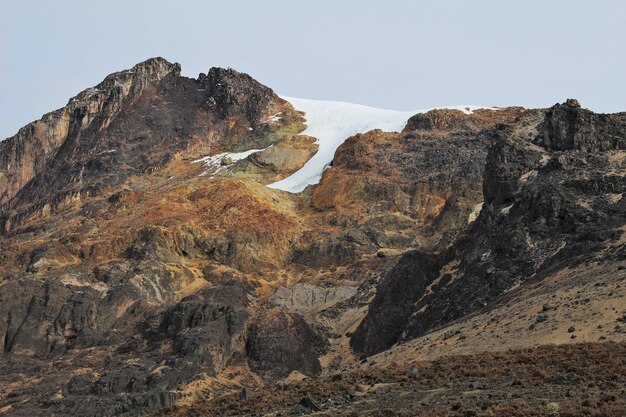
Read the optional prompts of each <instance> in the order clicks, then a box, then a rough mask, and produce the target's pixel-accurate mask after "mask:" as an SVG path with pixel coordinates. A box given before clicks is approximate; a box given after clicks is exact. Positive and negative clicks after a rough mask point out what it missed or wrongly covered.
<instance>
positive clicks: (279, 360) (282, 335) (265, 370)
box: [246, 309, 327, 380]
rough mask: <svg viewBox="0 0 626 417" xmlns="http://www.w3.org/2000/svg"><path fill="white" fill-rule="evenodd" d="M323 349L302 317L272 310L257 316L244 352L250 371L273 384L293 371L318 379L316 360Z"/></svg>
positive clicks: (316, 336) (259, 313)
mask: <svg viewBox="0 0 626 417" xmlns="http://www.w3.org/2000/svg"><path fill="white" fill-rule="evenodd" d="M326 345H327V342H326V340H325V339H324V338H323V337H322V336H320V335H319V334H317V333H316V332H315V330H313V329H312V328H311V326H309V324H308V323H307V322H306V321H305V320H304V318H303V317H302V316H301V315H299V314H290V313H286V312H284V311H280V310H276V309H275V310H268V311H260V312H258V313H257V314H256V316H255V317H254V320H253V321H252V323H251V324H250V327H249V328H248V339H247V343H246V350H247V354H248V358H249V361H250V366H251V367H252V369H253V370H254V371H255V372H258V373H259V374H261V375H263V376H264V377H265V378H267V379H269V380H276V379H279V378H284V377H286V376H288V375H289V374H290V373H291V372H292V371H299V372H301V373H303V374H305V375H309V376H314V375H318V374H319V373H320V372H321V366H320V363H319V359H318V357H319V356H320V355H321V353H322V352H323V351H324V350H325V348H326Z"/></svg>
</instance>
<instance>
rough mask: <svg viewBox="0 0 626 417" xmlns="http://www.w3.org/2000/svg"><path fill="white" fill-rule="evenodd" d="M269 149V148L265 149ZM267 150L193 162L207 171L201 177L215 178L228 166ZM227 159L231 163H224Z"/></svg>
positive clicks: (226, 153)
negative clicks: (209, 175) (209, 176)
mask: <svg viewBox="0 0 626 417" xmlns="http://www.w3.org/2000/svg"><path fill="white" fill-rule="evenodd" d="M265 149H267V148H265ZM265 149H250V150H248V151H244V152H222V153H218V154H217V155H213V156H205V157H204V158H200V159H196V160H195V161H193V163H194V164H202V165H203V166H204V167H205V168H206V169H205V171H204V172H203V173H202V174H200V176H204V175H208V174H211V176H214V175H216V174H219V173H220V172H222V171H224V170H225V169H226V168H228V165H231V164H233V163H235V162H237V161H239V160H241V159H245V158H247V157H248V156H250V155H252V154H253V153H256V152H260V151H263V150H265ZM226 158H228V159H230V162H229V163H227V164H226V163H224V164H223V163H222V161H224V160H225V159H226Z"/></svg>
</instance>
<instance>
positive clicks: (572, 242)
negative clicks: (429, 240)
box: [352, 102, 626, 354]
mask: <svg viewBox="0 0 626 417" xmlns="http://www.w3.org/2000/svg"><path fill="white" fill-rule="evenodd" d="M422 124H423V123H422ZM487 134H488V135H491V138H492V141H493V144H492V146H491V147H490V149H489V152H488V155H487V163H486V167H485V179H484V190H483V194H484V205H483V207H482V211H481V213H480V215H479V216H478V219H477V220H476V222H475V223H473V224H472V226H471V227H470V228H469V229H468V230H467V232H465V233H464V234H463V235H462V236H461V237H460V238H459V239H458V240H457V241H456V242H455V243H454V245H452V246H451V247H450V248H449V249H446V250H444V251H443V252H442V253H441V254H439V255H438V256H436V258H435V261H433V268H434V269H438V268H441V270H439V271H436V270H435V271H433V269H432V268H426V269H422V268H419V265H422V264H423V263H424V256H423V255H422V254H419V253H409V254H407V255H404V257H403V258H402V259H401V260H400V262H399V265H404V267H400V268H396V269H394V270H392V271H391V272H390V273H389V274H388V276H387V278H385V279H383V280H382V281H381V284H380V286H379V289H378V293H377V295H376V298H375V299H374V301H373V302H372V304H371V305H370V308H369V311H368V314H367V316H366V318H365V319H364V320H363V322H362V323H361V325H360V326H359V328H358V329H357V331H356V332H355V337H354V338H353V339H352V346H353V348H354V349H355V350H356V351H357V352H360V353H363V354H372V353H377V352H380V351H381V350H384V349H385V348H387V347H389V346H391V345H392V344H393V343H395V342H397V341H400V340H405V339H410V338H414V337H417V336H421V335H423V334H425V333H427V332H429V331H432V330H434V329H437V328H440V327H442V326H445V325H446V324H448V323H450V322H452V321H453V320H456V319H459V318H460V317H462V316H464V315H466V314H468V313H471V312H473V311H477V310H481V309H484V308H489V306H490V305H491V303H492V302H494V301H495V300H496V299H497V298H498V297H500V296H502V295H503V294H504V293H505V292H506V291H507V290H509V289H510V288H512V287H513V286H515V285H517V284H519V283H523V282H524V281H526V280H529V279H540V278H541V276H542V273H547V272H549V271H550V270H552V269H553V268H556V267H558V266H559V265H562V264H563V263H564V262H568V263H569V264H570V265H574V264H575V263H576V262H582V261H583V260H584V259H589V257H590V256H592V255H593V254H594V253H597V252H598V251H599V250H601V249H602V248H603V247H605V244H606V242H609V241H611V240H612V239H616V238H617V236H618V233H617V231H616V229H617V228H619V227H621V226H623V224H624V221H625V219H626V216H625V214H626V211H625V210H624V209H625V208H626V201H625V199H624V198H623V192H624V191H625V190H626V181H624V177H623V176H618V178H616V176H615V174H612V172H615V171H616V170H617V171H619V170H623V167H622V165H621V161H622V160H623V156H622V154H620V152H621V150H622V149H623V148H624V140H625V137H626V119H625V117H624V115H623V114H616V115H597V114H594V113H592V112H590V111H588V110H584V109H581V108H580V107H579V106H577V105H576V104H575V103H573V102H568V103H566V104H563V105H556V106H554V107H552V108H551V109H549V110H547V111H545V112H544V111H528V112H527V113H526V114H525V115H524V116H523V117H521V118H519V119H518V120H517V121H516V122H515V123H512V124H510V125H499V126H496V127H494V128H493V129H492V130H491V131H490V132H488V133H487ZM611 196H618V198H617V199H614V198H613V197H611ZM411 265H414V266H411ZM428 285H431V290H430V291H429V292H428V293H424V291H423V288H424V287H425V286H428ZM390 311H391V312H397V313H396V314H390ZM390 317H400V318H402V320H393V319H391V318H390ZM406 317H408V320H406V321H405V318H406ZM379 323H388V324H389V325H387V326H386V325H381V324H379ZM371 328H375V330H374V331H371V330H370V329H371Z"/></svg>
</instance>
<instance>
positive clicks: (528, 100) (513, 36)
mask: <svg viewBox="0 0 626 417" xmlns="http://www.w3.org/2000/svg"><path fill="white" fill-rule="evenodd" d="M625 18H626V1H622V0H613V1H611V0H594V1H579V0H524V1H521V0H520V1H503V0H489V1H487V0H472V1H468V0H459V1H452V0H449V1H445V0H444V1H441V0H439V1H434V0H433V1H418V0H404V1H400V0H385V1H367V0H328V1H324V0H309V1H296V0H249V1H246V0H222V1H220V0H214V1H182V0H177V1H158V0H149V1H142V0H125V1H121V0H119V1H112V0H109V1H96V0H89V1H88V0H82V1H79V0H76V1H70V0H55V1H52V0H40V1H35V0H0V140H1V139H3V138H6V137H8V136H11V135H13V134H15V133H16V132H17V130H18V128H19V127H21V126H23V125H24V124H26V123H28V122H30V121H32V120H35V119H38V118H39V117H41V115H42V114H43V113H46V112H48V111H51V110H54V109H56V108H59V107H62V106H63V105H65V104H66V103H67V100H68V99H69V98H70V97H72V96H73V95H75V94H76V93H78V92H79V91H81V90H83V89H84V88H87V87H89V86H92V85H94V84H96V83H98V82H100V81H101V80H102V79H103V78H104V77H105V76H106V75H107V74H109V73H111V72H114V71H118V70H122V69H126V68H130V67H131V66H133V65H134V64H135V63H137V62H140V61H143V60H145V59H147V58H149V57H153V56H162V57H164V58H166V59H168V60H170V61H172V62H179V63H180V64H181V65H182V68H183V74H184V75H187V76H192V77H196V76H197V75H198V73H200V72H206V71H207V70H208V69H209V68H210V67H212V66H226V67H233V68H235V69H238V70H240V71H244V72H247V73H249V74H251V75H252V76H253V77H255V78H256V79H258V80H259V81H261V82H263V83H265V84H267V85H268V86H270V87H272V88H273V89H274V90H275V91H277V92H278V93H280V94H284V95H289V96H295V97H305V98H316V99H328V100H341V101H350V102H356V103H361V104H367V105H371V106H376V107H382V108H390V109H398V110H410V109H419V108H424V107H431V106H443V105H456V104H479V105H497V106H505V105H523V106H527V107H547V106H550V105H552V104H554V103H555V102H560V101H563V100H565V99H566V98H568V97H574V98H577V99H579V100H580V102H581V103H582V105H583V106H585V107H588V108H591V109H593V110H595V111H600V112H616V111H624V110H626V23H625Z"/></svg>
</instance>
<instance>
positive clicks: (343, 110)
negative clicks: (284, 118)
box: [268, 97, 482, 193]
mask: <svg viewBox="0 0 626 417" xmlns="http://www.w3.org/2000/svg"><path fill="white" fill-rule="evenodd" d="M282 98H283V99H285V100H287V101H288V102H290V103H291V104H292V105H293V107H295V109H296V110H300V111H303V112H305V115H304V117H305V118H306V124H307V128H306V130H304V132H302V134H303V135H309V136H313V137H314V138H316V139H317V142H316V143H317V144H318V146H319V149H318V151H317V153H316V154H315V155H313V157H312V158H311V159H309V160H308V161H307V163H306V164H305V165H304V166H303V167H302V168H300V169H299V170H298V171H296V172H294V173H293V174H291V175H290V176H289V177H287V178H285V179H283V180H281V181H278V182H275V183H273V184H269V185H268V187H270V188H275V189H278V190H283V191H288V192H291V193H299V192H301V191H302V190H304V189H305V188H306V187H307V186H309V185H313V184H317V183H319V182H320V179H321V178H322V174H323V173H324V170H325V169H326V168H328V167H329V166H330V163H331V162H332V160H333V157H334V156H335V151H336V150H337V148H338V147H339V145H341V144H342V143H343V142H344V141H345V140H346V139H348V138H349V137H350V136H353V135H355V134H357V133H365V132H368V131H370V130H373V129H381V130H383V131H386V132H399V131H401V130H402V129H403V128H404V126H405V125H406V122H407V120H408V119H409V118H410V117H411V116H413V115H415V114H417V113H426V112H427V111H429V110H433V109H423V110H414V111H394V110H384V109H377V108H374V107H368V106H363V105H360V104H352V103H343V102H338V101H323V100H308V99H303V98H293V97H282ZM439 108H446V109H456V110H461V111H462V112H464V113H466V114H469V113H471V112H472V111H473V110H476V109H479V108H482V107H481V106H453V107H439Z"/></svg>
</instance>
